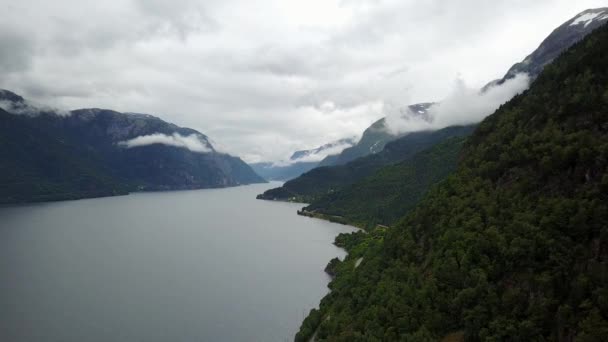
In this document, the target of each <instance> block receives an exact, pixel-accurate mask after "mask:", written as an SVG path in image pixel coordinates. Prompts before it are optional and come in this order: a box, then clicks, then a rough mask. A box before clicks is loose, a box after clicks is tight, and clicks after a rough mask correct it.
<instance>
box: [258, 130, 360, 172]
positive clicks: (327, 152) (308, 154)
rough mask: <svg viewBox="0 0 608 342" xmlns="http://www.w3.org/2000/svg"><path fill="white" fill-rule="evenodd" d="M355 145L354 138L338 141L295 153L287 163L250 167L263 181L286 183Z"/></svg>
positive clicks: (263, 163)
mask: <svg viewBox="0 0 608 342" xmlns="http://www.w3.org/2000/svg"><path fill="white" fill-rule="evenodd" d="M356 143H357V140H356V139H355V138H345V139H340V140H337V141H334V142H331V143H328V144H325V145H323V146H319V147H317V148H314V149H310V150H301V151H296V152H294V153H293V154H292V155H291V157H290V158H289V160H287V161H282V162H278V163H272V162H262V163H253V164H250V166H251V167H252V168H253V170H254V171H255V172H256V173H257V174H259V175H260V176H262V177H264V178H265V179H268V180H280V181H286V180H290V179H292V178H296V177H298V176H300V175H301V174H303V173H305V172H307V171H309V170H311V169H313V168H315V167H316V166H317V165H318V164H319V161H320V160H322V159H323V158H326V157H330V156H331V155H334V154H338V153H340V152H341V151H342V150H344V149H345V148H348V147H350V146H353V145H354V144H356Z"/></svg>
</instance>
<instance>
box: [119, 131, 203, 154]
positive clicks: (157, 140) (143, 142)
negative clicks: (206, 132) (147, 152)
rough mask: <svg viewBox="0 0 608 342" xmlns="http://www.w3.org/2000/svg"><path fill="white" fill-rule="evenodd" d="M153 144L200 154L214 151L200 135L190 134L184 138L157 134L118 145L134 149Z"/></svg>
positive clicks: (178, 135)
mask: <svg viewBox="0 0 608 342" xmlns="http://www.w3.org/2000/svg"><path fill="white" fill-rule="evenodd" d="M153 144H162V145H167V146H175V147H180V148H185V149H187V150H190V151H192V152H198V153H209V152H212V151H213V150H212V149H211V146H210V145H209V144H207V143H206V142H204V141H202V140H201V139H200V137H199V135H198V134H190V135H186V136H184V135H181V134H178V133H173V135H166V134H160V133H157V134H150V135H142V136H139V137H136V138H133V139H130V140H127V141H121V142H119V143H118V145H119V146H123V147H125V148H134V147H140V146H147V145H153Z"/></svg>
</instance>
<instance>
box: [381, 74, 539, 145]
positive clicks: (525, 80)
mask: <svg viewBox="0 0 608 342" xmlns="http://www.w3.org/2000/svg"><path fill="white" fill-rule="evenodd" d="M529 85H530V78H529V77H528V75H527V74H518V75H516V76H515V78H513V79H510V80H507V81H506V82H504V83H503V84H502V85H494V86H492V87H490V88H488V89H486V90H485V91H480V90H478V89H476V88H472V87H469V86H467V85H466V84H465V82H464V81H463V80H462V79H458V80H456V82H455V84H454V88H453V89H452V91H451V92H450V94H449V95H448V97H446V98H445V99H443V100H442V101H441V102H438V103H436V104H433V105H431V107H429V108H428V110H427V116H428V119H425V118H424V117H421V116H417V115H408V114H410V113H407V112H406V113H404V112H403V108H404V107H403V106H399V105H391V104H388V105H387V106H386V107H385V108H386V121H385V127H386V129H387V131H388V132H389V133H391V134H394V135H398V134H403V133H408V132H416V131H424V130H435V129H441V128H444V127H448V126H452V125H469V124H474V123H478V122H481V121H482V120H483V119H484V118H485V117H487V116H488V115H490V114H492V113H494V112H495V111H496V109H498V107H500V105H502V104H504V103H506V102H507V101H509V100H510V99H511V98H513V97H514V96H515V95H517V94H520V93H521V92H523V91H524V90H526V89H528V86H529ZM406 111H409V109H406ZM412 114H413V113H412Z"/></svg>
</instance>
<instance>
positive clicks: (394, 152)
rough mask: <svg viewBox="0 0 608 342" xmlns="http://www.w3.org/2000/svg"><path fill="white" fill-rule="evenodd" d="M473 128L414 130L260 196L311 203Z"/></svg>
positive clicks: (462, 134) (469, 131)
mask: <svg viewBox="0 0 608 342" xmlns="http://www.w3.org/2000/svg"><path fill="white" fill-rule="evenodd" d="M473 129H474V126H452V127H448V128H444V129H441V130H438V131H423V132H415V133H411V134H408V135H406V136H404V137H402V138H400V139H397V140H395V141H392V142H390V143H388V144H387V145H386V146H385V148H384V149H383V150H382V151H381V152H379V153H376V154H371V155H368V156H365V157H362V158H358V159H355V160H353V161H351V162H349V163H346V164H344V165H336V166H330V167H318V168H315V169H313V170H310V171H308V172H306V173H304V174H303V175H301V176H300V177H298V178H295V179H292V180H290V181H288V182H286V183H285V184H283V186H282V187H280V188H276V189H271V190H268V191H266V192H264V193H263V194H261V195H259V196H258V198H259V199H266V200H291V201H299V202H306V203H310V202H311V201H314V200H315V199H318V198H319V197H321V196H323V195H325V194H327V193H331V192H335V191H337V190H338V189H341V188H343V187H345V186H348V185H350V184H353V183H355V182H356V181H358V180H361V179H363V178H364V177H367V176H369V175H371V174H372V173H374V172H375V171H377V170H379V169H381V168H382V167H383V166H387V165H390V164H395V163H398V162H400V161H403V160H406V159H408V158H410V157H412V156H414V155H415V154H416V153H418V152H420V151H423V150H425V149H427V148H429V147H431V146H433V145H435V144H437V143H438V142H441V141H443V140H445V139H447V138H449V137H457V136H466V135H468V134H470V133H471V132H472V131H473Z"/></svg>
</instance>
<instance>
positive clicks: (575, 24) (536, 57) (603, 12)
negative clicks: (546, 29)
mask: <svg viewBox="0 0 608 342" xmlns="http://www.w3.org/2000/svg"><path fill="white" fill-rule="evenodd" d="M607 21H608V7H605V8H597V9H589V10H586V11H584V12H581V13H579V14H578V15H576V16H575V17H574V18H572V19H570V20H568V21H566V22H565V23H564V24H562V25H561V26H559V27H558V28H556V29H555V30H554V31H553V32H552V33H551V34H550V35H549V36H548V37H547V38H546V39H545V40H544V41H543V42H542V43H541V44H540V46H539V47H538V48H537V49H536V50H534V52H532V53H531V54H530V55H529V56H527V57H526V58H525V59H524V60H523V61H521V62H519V63H516V64H515V65H513V66H512V67H511V68H510V69H509V70H508V71H507V73H506V74H505V76H504V77H503V78H502V79H499V80H494V81H491V82H489V83H488V84H487V85H486V86H484V87H483V88H482V90H485V89H488V88H489V87H490V86H493V85H496V84H502V83H504V82H505V81H506V80H508V79H511V78H514V77H515V75H517V74H519V73H527V74H528V75H529V76H530V78H531V79H535V78H536V77H537V76H538V74H539V73H540V72H541V71H542V70H543V68H544V67H545V66H546V65H547V64H549V63H551V62H552V61H553V60H554V59H555V58H556V57H557V56H559V55H560V54H561V53H562V52H563V51H564V50H566V49H568V48H569V47H570V46H572V45H573V44H574V43H576V42H578V41H579V40H581V39H582V38H584V37H585V36H587V35H588V34H589V33H590V32H592V31H593V30H595V29H596V28H598V27H599V26H601V25H602V24H604V23H606V22H607ZM431 105H433V103H419V104H415V105H411V106H409V113H413V114H416V113H420V114H422V115H428V113H427V111H428V109H429V107H431ZM385 121H386V119H385V118H382V119H380V120H378V121H376V122H374V123H373V124H372V125H371V126H370V127H369V128H367V129H366V130H365V132H364V133H363V135H362V137H361V140H360V142H359V143H358V144H357V145H355V146H353V147H352V148H350V149H346V150H344V151H343V152H342V153H341V154H339V155H337V156H332V157H331V158H326V160H323V161H322V162H321V163H320V164H319V166H331V165H340V164H345V163H347V162H349V161H351V160H354V159H356V158H358V157H362V156H365V155H368V154H371V153H377V152H379V151H381V150H382V148H383V147H384V145H386V143H387V142H389V141H392V140H395V139H397V138H398V137H400V136H402V135H394V134H390V133H389V132H388V130H387V129H386V127H385Z"/></svg>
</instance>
